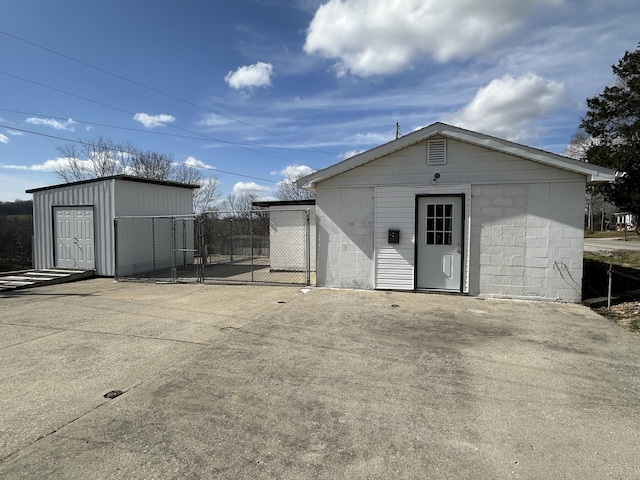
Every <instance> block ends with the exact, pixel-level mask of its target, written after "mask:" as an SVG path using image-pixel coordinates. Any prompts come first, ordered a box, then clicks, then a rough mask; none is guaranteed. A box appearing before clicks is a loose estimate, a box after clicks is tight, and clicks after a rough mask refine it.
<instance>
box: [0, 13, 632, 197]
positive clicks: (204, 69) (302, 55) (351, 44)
mask: <svg viewBox="0 0 640 480" xmlns="http://www.w3.org/2000/svg"><path fill="white" fill-rule="evenodd" d="M221 5H224V6H221ZM639 20H640V10H639V9H638V6H637V1H636V0H611V1H607V2H602V1H599V0H483V1H482V2H479V1H477V0H448V1H446V2H445V1H442V0H441V1H437V0H329V1H324V2H322V1H316V0H236V1H234V2H224V3H222V2H205V1H194V0H187V1H184V2H165V1H159V0H153V1H152V0H136V1H131V0H127V1H123V0H110V1H109V2H100V1H97V0H96V1H86V0H83V1H80V0H59V1H56V2H43V1H41V0H38V1H35V0H3V2H2V5H1V6H0V56H1V58H2V62H0V125H1V126H0V201H12V200H15V199H19V198H20V199H28V198H30V196H29V195H28V194H26V193H25V192H24V191H25V190H26V189H29V188H37V187H42V186H46V185H52V184H57V183H60V181H59V180H58V178H57V177H56V176H55V174H54V173H53V172H52V166H53V165H55V164H56V163H60V162H64V159H62V158H59V157H58V152H57V150H56V146H59V145H65V144H68V143H70V142H69V141H66V140H65V139H69V140H77V139H79V138H82V139H90V138H92V137H97V136H102V137H105V138H109V139H111V140H113V141H115V142H122V143H124V142H131V143H132V144H134V145H136V146H138V147H140V148H142V149H143V150H155V151H158V152H163V153H169V154H171V155H173V157H174V159H175V160H176V161H179V162H186V163H188V164H190V165H194V166H203V167H206V169H204V170H203V173H204V175H205V176H210V175H215V176H217V177H218V179H219V181H220V189H221V193H222V194H223V195H226V194H228V193H231V192H235V193H242V192H253V193H257V194H258V195H259V196H260V197H261V198H269V197H271V196H272V195H273V192H274V190H275V189H276V188H277V183H278V182H279V181H281V180H282V179H283V177H285V176H286V175H288V174H291V173H300V172H301V173H305V172H306V173H308V172H310V171H312V170H318V169H321V168H324V167H327V166H329V165H331V164H334V163H336V162H338V161H340V160H342V159H344V158H346V157H348V156H350V155H353V154H354V153H359V152H361V151H364V150H367V149H369V148H373V147H375V146H377V145H380V144H382V143H385V142H387V141H389V140H392V139H393V138H394V135H395V124H396V122H398V123H399V124H400V133H401V134H407V133H410V132H412V131H413V130H415V129H417V128H420V127H422V126H426V125H428V124H431V123H433V122H435V121H444V122H447V123H451V124H453V125H458V126H461V127H465V128H469V129H472V130H477V131H480V132H484V133H488V134H492V135H496V136H499V137H502V138H507V139H510V140H514V141H517V142H521V143H524V144H527V145H531V146H535V147H538V148H542V149H545V150H549V151H552V152H556V153H562V152H563V151H564V150H565V148H566V146H567V144H568V143H569V141H570V138H571V135H572V134H573V133H574V132H575V131H576V129H577V127H578V124H579V122H580V118H581V116H582V115H583V114H584V112H585V108H586V104H585V99H586V98H587V97H591V96H594V95H597V94H599V93H600V92H601V91H602V89H603V88H604V87H605V86H606V85H608V84H612V82H613V81H614V79H613V77H612V73H611V65H612V64H614V63H617V61H618V59H619V58H620V57H621V56H622V55H623V54H624V52H625V51H626V50H630V51H631V50H635V49H636V47H637V45H638V41H640V27H639V26H638V25H640V23H639ZM54 52H57V53H54ZM83 63H84V64H83ZM86 64H89V65H91V66H93V67H97V69H96V68H91V67H90V66H87V65H86ZM52 137H58V138H52ZM185 137H189V138H185Z"/></svg>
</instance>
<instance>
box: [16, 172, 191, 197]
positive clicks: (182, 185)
mask: <svg viewBox="0 0 640 480" xmlns="http://www.w3.org/2000/svg"><path fill="white" fill-rule="evenodd" d="M109 180H125V181H128V182H140V183H152V184H155V185H166V186H168V187H180V188H190V189H192V190H194V189H196V188H200V185H192V184H188V183H180V182H172V181H170V180H152V179H149V178H142V177H134V176H131V175H111V176H109V177H97V178H89V179H87V180H80V181H77V182H68V183H60V184H58V185H49V186H47V187H40V188H31V189H29V190H26V193H34V192H42V191H44V190H53V189H55V188H64V187H70V186H73V185H84V184H85V183H96V182H105V181H109Z"/></svg>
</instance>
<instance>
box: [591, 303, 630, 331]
mask: <svg viewBox="0 0 640 480" xmlns="http://www.w3.org/2000/svg"><path fill="white" fill-rule="evenodd" d="M595 312H597V313H599V314H600V315H602V316H603V317H606V318H608V319H609V320H611V321H613V322H615V323H617V324H618V325H620V326H622V327H624V328H626V329H627V330H629V331H630V332H632V333H634V334H636V335H640V302H624V303H621V304H619V305H612V306H611V308H610V309H609V308H607V307H600V308H596V309H595Z"/></svg>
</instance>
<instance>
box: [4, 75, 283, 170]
mask: <svg viewBox="0 0 640 480" xmlns="http://www.w3.org/2000/svg"><path fill="white" fill-rule="evenodd" d="M0 74H2V75H6V76H8V77H12V78H15V79H18V80H21V81H23V82H27V83H32V84H33V85H38V86H39V87H43V88H48V89H49V90H53V91H54V92H58V93H63V94H65V95H69V96H70V97H74V98H78V99H80V100H83V101H85V102H90V103H95V104H96V105H100V106H102V107H105V108H109V109H111V110H115V111H117V112H122V113H126V114H127V115H133V116H135V115H136V114H135V113H133V112H130V111H129V110H125V109H123V108H120V107H115V106H113V105H109V104H107V103H103V102H99V101H97V100H93V99H91V98H87V97H83V96H81V95H77V94H75V93H71V92H67V91H65V90H61V89H59V88H56V87H52V86H50V85H46V84H44V83H40V82H36V81H35V80H30V79H28V78H24V77H20V76H18V75H14V74H12V73H9V72H5V71H3V70H0ZM157 123H159V124H161V125H164V126H165V127H170V128H174V129H176V130H180V131H182V132H187V133H191V134H193V135H198V136H200V137H201V138H202V139H206V140H211V141H214V142H215V141H217V140H216V139H212V138H210V137H207V136H206V135H203V134H201V133H198V132H194V131H193V130H189V129H186V128H182V127H177V126H175V125H171V124H170V123H166V122H161V121H159V120H157ZM237 146H238V147H240V148H244V149H245V150H249V151H251V152H254V153H258V154H260V155H265V156H267V157H273V158H277V159H278V160H284V161H285V162H288V160H287V159H286V158H283V157H278V156H277V155H272V154H270V153H265V152H261V151H260V150H255V149H253V148H249V147H245V146H242V145H237Z"/></svg>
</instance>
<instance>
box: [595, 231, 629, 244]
mask: <svg viewBox="0 0 640 480" xmlns="http://www.w3.org/2000/svg"><path fill="white" fill-rule="evenodd" d="M584 238H611V239H615V238H619V239H624V238H625V236H624V232H617V231H604V232H590V231H588V230H585V232H584ZM627 241H629V242H640V235H636V232H627Z"/></svg>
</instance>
